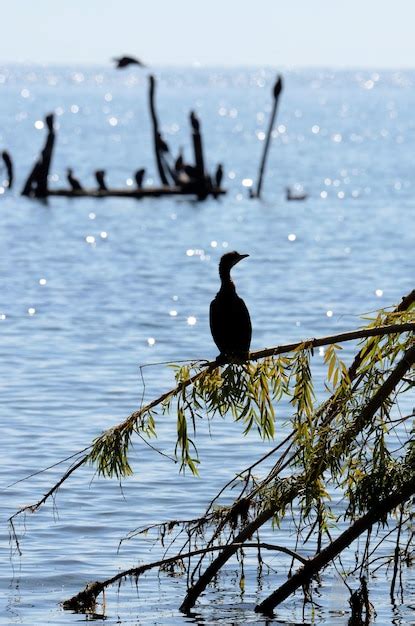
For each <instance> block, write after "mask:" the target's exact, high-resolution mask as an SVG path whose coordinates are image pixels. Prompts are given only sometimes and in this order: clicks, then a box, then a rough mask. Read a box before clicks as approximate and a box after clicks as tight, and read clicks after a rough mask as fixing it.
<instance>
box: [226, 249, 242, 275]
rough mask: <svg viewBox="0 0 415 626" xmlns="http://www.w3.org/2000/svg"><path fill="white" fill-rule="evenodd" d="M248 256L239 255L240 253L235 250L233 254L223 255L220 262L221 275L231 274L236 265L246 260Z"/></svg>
mask: <svg viewBox="0 0 415 626" xmlns="http://www.w3.org/2000/svg"><path fill="white" fill-rule="evenodd" d="M248 256H249V254H239V252H236V250H233V252H227V253H226V254H224V255H223V257H222V258H221V260H220V262H219V274H220V275H221V276H222V275H224V274H226V273H229V272H230V271H231V269H232V268H233V266H234V265H236V264H237V263H239V261H242V259H245V258H246V257H248Z"/></svg>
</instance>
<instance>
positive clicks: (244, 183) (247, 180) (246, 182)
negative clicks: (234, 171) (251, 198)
mask: <svg viewBox="0 0 415 626" xmlns="http://www.w3.org/2000/svg"><path fill="white" fill-rule="evenodd" d="M253 184H254V181H253V180H252V178H243V179H242V186H243V187H252V185H253Z"/></svg>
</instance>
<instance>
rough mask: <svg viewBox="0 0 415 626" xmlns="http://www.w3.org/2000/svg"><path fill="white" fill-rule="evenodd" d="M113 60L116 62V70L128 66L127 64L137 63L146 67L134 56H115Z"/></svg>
mask: <svg viewBox="0 0 415 626" xmlns="http://www.w3.org/2000/svg"><path fill="white" fill-rule="evenodd" d="M113 61H115V63H116V66H115V67H116V68H117V70H119V69H123V68H124V67H128V66H129V65H139V66H140V67H146V66H145V65H144V63H141V61H139V60H138V59H136V58H135V57H127V56H125V57H118V58H117V57H115V58H114V59H113Z"/></svg>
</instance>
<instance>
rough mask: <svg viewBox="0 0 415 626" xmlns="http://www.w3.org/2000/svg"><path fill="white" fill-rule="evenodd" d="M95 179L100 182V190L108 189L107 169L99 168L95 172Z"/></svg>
mask: <svg viewBox="0 0 415 626" xmlns="http://www.w3.org/2000/svg"><path fill="white" fill-rule="evenodd" d="M95 179H96V181H97V183H98V189H99V190H100V191H106V190H107V189H108V187H107V185H106V183H105V170H97V171H96V172H95Z"/></svg>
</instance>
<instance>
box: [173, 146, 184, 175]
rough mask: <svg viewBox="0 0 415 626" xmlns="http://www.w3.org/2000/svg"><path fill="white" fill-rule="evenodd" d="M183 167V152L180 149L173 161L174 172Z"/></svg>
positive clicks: (179, 170)
mask: <svg viewBox="0 0 415 626" xmlns="http://www.w3.org/2000/svg"><path fill="white" fill-rule="evenodd" d="M183 167H184V160H183V152H182V151H181V150H180V152H179V154H178V156H177V159H176V160H175V162H174V169H175V170H176V172H181V171H182V170H183Z"/></svg>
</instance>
